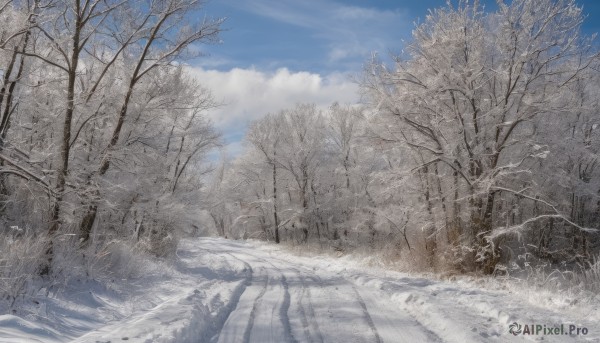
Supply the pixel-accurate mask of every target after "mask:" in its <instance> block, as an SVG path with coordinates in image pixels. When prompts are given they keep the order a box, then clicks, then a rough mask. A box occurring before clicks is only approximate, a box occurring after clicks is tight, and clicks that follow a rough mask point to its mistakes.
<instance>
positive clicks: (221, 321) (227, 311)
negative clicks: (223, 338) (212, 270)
mask: <svg viewBox="0 0 600 343" xmlns="http://www.w3.org/2000/svg"><path fill="white" fill-rule="evenodd" d="M225 254H226V255H229V256H230V257H232V258H234V259H236V260H238V261H240V262H241V263H242V264H243V265H244V271H245V272H246V276H245V280H244V282H242V283H240V285H238V286H237V287H236V288H235V289H234V290H233V292H232V294H231V300H230V301H229V302H228V303H227V305H225V306H224V307H223V309H222V310H221V311H219V313H218V314H217V315H216V316H215V325H214V327H213V335H212V339H211V342H216V341H217V340H218V339H219V335H220V334H221V331H223V327H224V326H225V323H226V322H227V319H228V318H229V316H230V315H231V313H232V312H233V311H234V310H235V309H236V307H237V306H238V303H239V302H240V298H241V297H242V294H244V292H245V291H246V288H247V287H248V286H250V285H251V284H252V279H253V275H254V270H252V267H251V266H250V264H248V263H247V262H245V261H243V260H241V259H239V258H237V257H235V256H233V255H231V254H229V253H225Z"/></svg>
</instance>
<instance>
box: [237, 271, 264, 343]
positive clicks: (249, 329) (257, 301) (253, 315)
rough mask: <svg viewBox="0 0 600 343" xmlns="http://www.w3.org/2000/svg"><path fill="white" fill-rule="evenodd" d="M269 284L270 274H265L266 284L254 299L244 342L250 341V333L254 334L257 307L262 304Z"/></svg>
mask: <svg viewBox="0 0 600 343" xmlns="http://www.w3.org/2000/svg"><path fill="white" fill-rule="evenodd" d="M268 284H269V276H268V275H265V284H264V286H263V288H262V289H261V291H260V293H259V294H258V296H257V297H256V298H255V299H254V304H253V305H252V310H251V311H250V317H249V318H248V324H247V325H246V330H244V338H243V342H244V343H249V342H250V334H252V328H253V327H254V319H255V318H256V309H257V308H258V307H259V306H260V303H261V302H262V298H263V296H264V295H265V293H266V292H267V285H268Z"/></svg>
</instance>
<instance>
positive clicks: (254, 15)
mask: <svg viewBox="0 0 600 343" xmlns="http://www.w3.org/2000/svg"><path fill="white" fill-rule="evenodd" d="M480 2H481V3H482V4H484V6H485V7H486V9H490V10H491V9H495V8H496V4H495V3H496V1H495V0H481V1H480ZM577 2H578V4H580V5H583V7H584V12H585V13H586V14H587V15H588V16H589V17H588V19H587V20H586V22H585V24H584V27H583V30H584V33H586V34H591V33H594V32H600V20H599V19H600V1H599V0H579V1H577ZM453 3H456V0H454V1H453ZM445 4H446V0H410V1H401V0H397V1H392V0H378V1H366V0H363V1H360V0H335V1H334V0H210V1H209V2H208V3H207V4H206V5H205V6H204V11H203V12H204V13H205V14H206V15H208V16H211V17H227V21H226V23H225V26H224V27H225V29H226V31H224V32H223V33H222V35H221V38H222V41H223V42H222V44H219V45H214V46H208V47H206V46H205V47H202V50H203V51H205V52H206V53H207V56H204V57H202V58H200V59H196V60H193V61H190V62H191V65H192V66H193V67H194V69H195V71H194V72H195V73H196V75H197V77H198V78H199V79H200V80H201V81H205V84H206V86H207V87H208V88H209V89H211V90H212V91H213V92H214V94H215V96H216V97H217V99H218V100H221V101H222V102H223V103H224V104H225V105H224V106H222V107H220V108H219V109H218V110H216V111H213V113H212V114H211V118H212V119H213V121H214V122H215V124H216V125H217V127H218V128H220V129H221V130H222V131H223V132H224V136H225V139H226V140H227V143H228V144H229V145H230V146H229V150H230V154H232V155H236V154H237V153H238V152H239V150H240V147H241V143H240V140H241V138H242V136H243V135H244V132H245V127H246V126H247V124H248V122H249V121H250V120H252V119H256V118H259V117H261V116H262V115H264V114H266V113H269V112H276V111H278V110H280V109H283V108H286V107H291V106H293V105H294V104H295V103H297V102H314V103H317V105H319V106H322V107H326V106H327V105H328V104H331V103H332V102H333V101H339V102H342V103H344V102H355V101H357V100H358V96H357V94H356V90H357V89H356V85H355V84H354V83H353V82H352V81H351V77H352V75H357V74H359V73H360V71H361V68H362V65H363V63H364V62H365V61H366V60H367V59H368V58H369V56H370V55H371V54H372V53H373V52H378V53H379V54H380V55H383V56H385V55H387V54H388V53H389V52H392V53H393V52H399V51H400V50H401V49H402V46H403V41H405V40H410V35H411V30H412V29H413V28H414V25H415V22H418V21H419V20H420V19H421V20H422V19H423V18H424V17H425V16H426V15H427V12H428V9H432V8H437V7H443V6H445Z"/></svg>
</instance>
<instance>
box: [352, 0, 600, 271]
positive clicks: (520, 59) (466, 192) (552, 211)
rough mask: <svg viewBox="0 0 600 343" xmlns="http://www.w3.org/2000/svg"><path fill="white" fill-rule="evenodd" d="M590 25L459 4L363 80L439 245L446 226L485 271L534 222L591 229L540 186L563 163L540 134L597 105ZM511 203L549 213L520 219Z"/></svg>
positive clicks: (509, 7)
mask: <svg viewBox="0 0 600 343" xmlns="http://www.w3.org/2000/svg"><path fill="white" fill-rule="evenodd" d="M582 21H583V16H582V14H581V9H580V8H579V7H577V5H576V4H575V2H574V1H551V0H533V1H512V2H511V3H510V4H506V3H503V2H500V3H499V10H498V11H497V12H495V13H485V12H483V11H482V9H481V7H480V6H479V5H478V3H477V2H475V3H474V4H469V3H468V2H466V1H465V2H460V3H459V4H458V6H457V7H456V8H454V7H451V6H449V7H447V8H443V9H438V10H435V11H433V12H431V14H430V15H429V16H428V17H427V20H426V21H425V22H424V23H423V24H421V25H419V26H418V27H417V28H416V29H415V31H414V40H413V42H412V43H411V44H410V45H409V46H408V47H407V55H406V56H398V57H397V58H396V63H395V65H394V66H393V68H390V67H388V66H386V65H384V64H382V63H379V62H377V61H373V62H372V63H371V64H370V65H369V67H368V69H367V70H366V72H365V74H364V75H365V78H364V80H363V90H364V91H365V93H366V94H367V96H368V97H369V98H370V100H371V102H372V103H373V105H374V106H376V110H377V111H378V112H379V113H381V115H385V116H388V117H389V121H390V123H392V124H391V125H392V127H391V128H390V129H389V130H387V131H386V132H385V133H384V134H385V136H386V138H387V139H390V140H395V141H397V142H398V144H401V145H403V146H405V147H407V148H408V151H409V153H410V154H412V155H413V156H415V157H414V158H413V163H411V164H409V165H407V166H406V167H407V168H408V169H410V170H413V171H415V172H417V173H418V174H419V175H420V176H419V177H420V178H421V179H422V182H423V184H424V186H423V187H422V191H421V192H422V194H424V200H425V202H426V207H427V211H428V212H429V211H431V213H432V215H431V218H430V220H431V222H432V224H433V225H434V227H435V230H434V231H432V232H430V233H429V234H428V237H429V239H431V240H432V244H435V242H437V241H438V240H439V238H438V235H440V234H441V233H442V231H443V229H442V228H444V229H445V230H446V231H447V237H452V236H458V237H460V239H459V241H460V242H456V243H457V244H458V245H461V246H463V247H466V249H464V250H465V251H467V252H469V255H470V256H467V257H466V258H467V262H468V263H470V264H471V265H472V266H475V267H476V268H478V269H480V270H482V271H483V272H486V273H491V272H493V271H494V269H495V266H496V264H497V263H498V262H499V261H500V259H501V258H502V253H503V250H502V247H503V242H504V241H505V240H506V239H507V235H509V234H511V233H517V232H522V231H525V230H526V229H527V228H528V226H529V225H531V224H532V223H535V222H539V221H544V220H546V219H550V218H553V219H554V220H556V221H558V222H561V223H562V224H565V225H568V226H569V227H571V228H573V229H575V230H579V231H589V230H587V229H586V227H584V226H583V225H580V224H578V223H576V222H575V221H573V220H572V218H571V217H570V216H569V214H568V213H567V212H565V211H563V210H562V209H561V208H559V207H557V206H554V205H553V203H552V202H551V201H550V199H549V198H547V197H543V196H542V195H543V194H542V193H543V190H542V189H541V188H540V187H539V186H540V185H539V184H537V183H536V182H535V179H534V178H533V177H532V175H535V174H536V173H544V167H546V164H545V163H544V161H543V160H544V159H545V158H546V157H548V155H552V154H555V153H558V150H557V149H554V150H553V149H552V148H556V147H552V146H550V143H551V142H550V140H551V136H549V135H545V134H542V132H541V130H540V129H539V127H540V126H542V125H544V124H545V123H547V122H548V121H550V120H554V119H559V120H560V119H561V118H568V117H570V116H573V115H576V114H577V113H578V112H581V111H582V109H584V108H587V107H589V103H586V102H585V101H582V100H584V99H583V98H582V97H581V96H577V88H578V86H577V85H578V83H579V82H580V80H582V79H585V78H586V77H587V76H586V75H589V72H590V71H591V69H590V68H591V66H593V65H594V64H595V63H597V57H598V55H597V53H596V52H595V51H594V50H593V49H592V45H591V44H590V41H589V40H587V39H586V38H584V37H582V36H581V35H580V29H579V28H580V25H581V23H582ZM553 127H554V128H555V129H559V128H564V126H562V124H560V123H557V124H556V125H553ZM548 134H549V133H548ZM563 157H564V156H563ZM540 160H542V161H540ZM539 166H542V168H539ZM442 175H444V177H442ZM436 193H437V196H436V197H435V199H434V198H433V197H432V195H433V194H436ZM508 199H512V200H508ZM507 201H508V202H511V201H512V202H515V201H517V202H519V203H520V204H521V205H520V207H523V206H524V204H525V203H527V204H528V206H533V207H538V208H541V209H542V211H541V212H537V213H536V212H535V211H533V212H528V213H526V214H525V215H524V216H521V217H520V218H519V220H516V221H511V218H514V216H511V213H510V212H511V211H510V210H507V209H506V208H502V206H504V205H503V203H506V202H507ZM450 211H451V212H452V213H451V214H449V213H448V212H450ZM434 212H437V214H435V213H434ZM542 212H543V213H542ZM437 223H439V224H437ZM450 223H452V225H450ZM450 243H452V242H450ZM433 249H435V247H434V248H433Z"/></svg>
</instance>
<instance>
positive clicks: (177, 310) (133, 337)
mask: <svg viewBox="0 0 600 343" xmlns="http://www.w3.org/2000/svg"><path fill="white" fill-rule="evenodd" d="M544 296H546V295H544ZM548 296H549V297H552V296H557V295H552V294H550V295H548ZM531 299H536V298H532V297H531V296H530V294H527V293H526V292H520V291H519V290H518V289H512V290H511V289H500V287H498V289H490V287H482V285H480V284H477V282H473V281H464V280H459V281H456V282H446V281H440V280H434V279H432V278H425V277H415V276H410V275H407V274H403V273H399V272H394V271H389V270H385V269H381V268H376V267H368V266H365V265H364V264H362V263H359V261H357V259H353V258H351V257H346V256H344V257H340V258H337V257H331V256H324V255H315V254H304V255H301V256H299V255H298V254H292V253H290V252H289V251H286V250H285V247H281V246H274V245H270V244H267V243H261V242H255V241H248V242H242V241H229V240H225V239H218V238H196V239H187V240H183V241H182V242H181V244H180V247H179V249H178V253H177V258H176V259H175V261H173V262H172V263H170V264H163V265H158V266H157V268H149V269H148V271H146V272H145V273H144V274H143V276H141V277H139V278H136V279H129V280H114V284H113V285H112V286H110V287H107V286H105V285H102V284H100V283H97V282H91V281H88V282H83V281H82V282H78V283H73V284H71V285H69V286H68V288H67V289H66V290H65V291H64V292H62V293H58V294H51V295H50V296H49V297H48V298H47V300H45V301H44V300H39V301H40V304H39V309H38V312H37V313H32V314H31V315H26V316H23V317H17V316H14V315H3V316H0V341H1V342H113V343H114V342H122V341H127V342H215V343H216V342H218V343H227V342H260V343H265V342H506V341H508V340H510V341H527V340H542V339H543V341H544V342H562V341H564V339H565V338H566V336H523V335H519V336H516V337H515V336H513V335H511V334H510V333H509V332H508V328H509V325H510V324H512V323H513V322H518V323H520V324H546V325H560V324H565V325H569V324H575V325H577V326H580V327H586V328H588V330H589V331H588V334H587V335H585V336H583V335H581V336H577V337H573V338H574V339H573V341H581V340H583V341H599V340H600V324H598V323H599V322H600V318H599V316H600V315H599V314H598V313H599V311H598V309H597V307H596V308H595V309H592V310H584V309H589V307H580V308H578V307H575V306H571V307H570V308H568V307H560V306H558V305H556V303H555V302H552V301H548V302H546V303H545V302H543V301H531ZM590 306H591V305H590ZM575 338H576V339H575Z"/></svg>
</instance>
